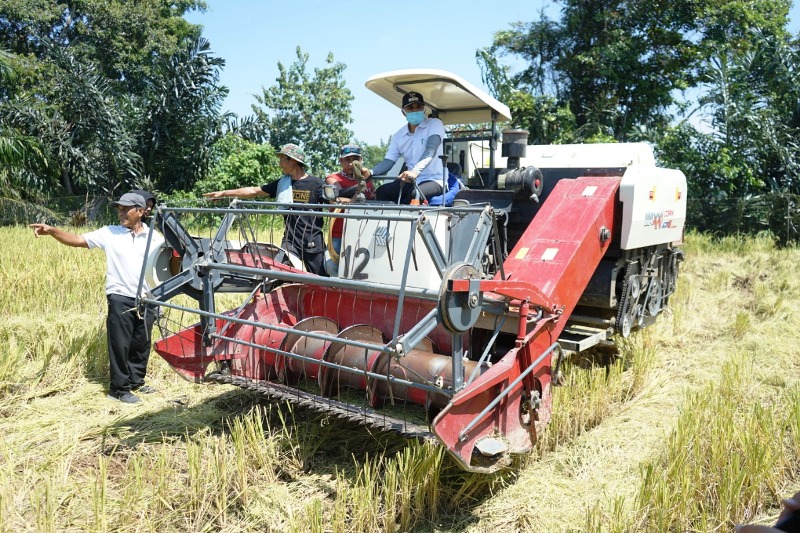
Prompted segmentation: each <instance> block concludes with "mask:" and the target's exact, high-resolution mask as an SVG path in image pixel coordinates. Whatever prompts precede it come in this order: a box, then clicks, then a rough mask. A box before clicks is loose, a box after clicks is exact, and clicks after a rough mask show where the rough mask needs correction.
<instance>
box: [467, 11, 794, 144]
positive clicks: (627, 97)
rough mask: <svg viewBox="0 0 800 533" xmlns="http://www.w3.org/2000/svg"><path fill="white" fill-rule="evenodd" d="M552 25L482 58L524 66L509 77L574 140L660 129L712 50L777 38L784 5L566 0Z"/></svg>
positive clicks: (534, 25) (528, 31) (515, 34)
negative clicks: (553, 110)
mask: <svg viewBox="0 0 800 533" xmlns="http://www.w3.org/2000/svg"><path fill="white" fill-rule="evenodd" d="M562 5H563V8H562V11H561V18H560V19H559V20H558V21H553V20H549V19H548V18H547V17H546V16H544V15H540V19H539V20H538V21H534V22H528V23H522V22H519V23H516V24H512V26H511V29H509V30H504V31H500V32H498V33H496V34H495V37H494V41H493V44H492V46H491V47H490V48H489V50H488V54H486V55H485V56H484V57H482V58H480V59H481V60H482V61H484V62H485V61H486V57H492V56H497V55H499V56H500V57H503V56H505V55H511V56H515V57H517V58H519V59H522V61H523V62H524V64H525V67H524V68H523V69H521V70H520V71H519V72H517V73H515V74H514V75H513V76H510V80H511V82H512V85H513V87H515V88H516V89H518V90H520V91H523V92H525V93H529V94H532V95H534V96H536V97H538V96H551V97H553V98H554V99H555V101H556V102H558V104H557V105H558V106H560V105H561V104H562V102H563V104H565V105H566V106H568V108H569V110H570V112H571V114H572V115H573V116H574V117H575V126H576V132H575V140H576V141H580V140H585V139H588V138H591V137H598V136H600V137H604V136H605V137H609V136H613V137H614V138H616V139H618V140H625V139H627V137H628V135H630V134H631V133H632V132H634V131H635V130H636V129H637V128H640V127H642V126H644V127H647V128H649V129H664V128H666V127H667V125H668V124H669V121H670V118H671V117H670V109H671V106H672V105H673V104H675V103H676V100H675V95H676V94H677V93H678V92H679V91H682V90H685V89H687V88H690V87H694V86H696V85H697V83H698V81H699V77H700V76H701V75H703V67H704V65H705V63H704V59H705V58H708V57H710V55H711V53H712V52H713V51H714V50H716V49H717V48H718V47H719V46H724V47H728V48H730V49H735V50H747V49H750V48H751V47H752V37H751V35H750V32H751V29H752V28H754V27H759V28H761V29H762V30H763V31H765V32H766V33H768V34H773V35H778V34H781V33H782V32H784V30H783V28H784V27H785V24H786V15H787V13H788V7H789V5H790V2H789V1H788V0H757V1H755V2H752V1H748V2H745V1H734V2H731V1H720V0H701V1H697V0H675V1H671V2H644V1H639V2H625V1H622V0H588V1H587V0H565V1H564V2H563V4H562Z"/></svg>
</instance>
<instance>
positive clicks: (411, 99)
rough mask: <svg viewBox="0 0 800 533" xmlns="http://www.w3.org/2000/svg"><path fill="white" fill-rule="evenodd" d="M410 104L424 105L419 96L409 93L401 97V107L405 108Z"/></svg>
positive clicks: (415, 93)
mask: <svg viewBox="0 0 800 533" xmlns="http://www.w3.org/2000/svg"><path fill="white" fill-rule="evenodd" d="M411 104H422V105H425V100H423V99H422V95H421V94H419V93H417V92H414V91H411V92H410V93H406V94H404V95H403V107H406V106H408V105H411Z"/></svg>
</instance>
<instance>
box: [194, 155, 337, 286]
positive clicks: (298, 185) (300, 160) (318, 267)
mask: <svg viewBox="0 0 800 533" xmlns="http://www.w3.org/2000/svg"><path fill="white" fill-rule="evenodd" d="M278 157H279V164H280V166H281V170H282V171H283V176H281V177H280V179H278V180H277V181H273V182H272V183H267V184H266V185H261V186H260V187H240V188H238V189H228V190H225V191H214V192H207V193H205V194H204V195H203V196H205V197H207V198H211V199H219V198H256V197H259V196H270V197H272V198H275V199H276V200H277V201H278V202H280V203H286V204H320V203H325V197H324V196H323V193H322V185H323V182H322V180H321V179H319V178H317V177H314V176H309V175H308V174H306V163H305V153H304V152H303V149H302V148H300V147H299V146H297V145H296V144H285V145H283V146H282V147H281V149H280V150H279V151H278ZM301 209H303V208H302V207H301ZM322 224H323V219H322V217H318V216H314V215H287V216H285V217H284V225H285V230H284V233H283V242H282V244H281V246H282V247H283V248H284V249H286V250H287V251H289V252H291V253H293V254H295V255H296V256H298V257H299V258H301V259H302V260H303V263H304V264H305V265H306V269H307V270H308V271H309V272H312V273H314V274H319V275H320V276H324V275H325V243H324V242H323V240H322Z"/></svg>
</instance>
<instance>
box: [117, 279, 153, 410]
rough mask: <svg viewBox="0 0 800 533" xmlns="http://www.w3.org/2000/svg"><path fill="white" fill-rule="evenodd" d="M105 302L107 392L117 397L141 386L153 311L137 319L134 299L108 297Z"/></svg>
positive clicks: (151, 328) (118, 296)
mask: <svg viewBox="0 0 800 533" xmlns="http://www.w3.org/2000/svg"><path fill="white" fill-rule="evenodd" d="M106 299H107V300H108V317H107V318H106V331H107V332H108V361H109V367H110V370H111V386H110V387H109V390H110V392H111V395H112V396H117V397H119V396H121V395H123V394H124V393H126V392H128V391H131V390H134V389H138V388H139V387H141V386H142V385H144V376H145V374H146V373H147V361H148V360H149V359H150V340H151V338H150V334H151V333H152V331H153V322H155V318H156V311H155V309H153V308H152V307H150V308H148V309H147V310H146V312H145V313H144V316H139V314H138V313H137V312H136V307H135V306H136V300H135V299H134V298H129V297H127V296H120V295H119V294H109V295H107V296H106Z"/></svg>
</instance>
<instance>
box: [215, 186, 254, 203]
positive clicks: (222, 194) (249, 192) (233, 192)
mask: <svg viewBox="0 0 800 533" xmlns="http://www.w3.org/2000/svg"><path fill="white" fill-rule="evenodd" d="M203 196H205V197H206V198H210V199H212V200H219V199H220V198H255V197H256V196H267V193H265V192H264V191H262V190H261V187H239V188H238V189H227V190H224V191H212V192H207V193H204V194H203Z"/></svg>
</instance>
